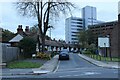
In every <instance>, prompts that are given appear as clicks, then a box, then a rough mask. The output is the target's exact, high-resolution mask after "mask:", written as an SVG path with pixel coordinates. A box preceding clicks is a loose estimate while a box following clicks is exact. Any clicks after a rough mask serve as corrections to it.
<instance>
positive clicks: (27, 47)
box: [19, 37, 36, 58]
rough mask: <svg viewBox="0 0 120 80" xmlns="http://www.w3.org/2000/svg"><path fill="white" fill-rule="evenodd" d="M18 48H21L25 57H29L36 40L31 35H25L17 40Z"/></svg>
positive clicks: (33, 49) (34, 48) (34, 47)
mask: <svg viewBox="0 0 120 80" xmlns="http://www.w3.org/2000/svg"><path fill="white" fill-rule="evenodd" d="M19 48H20V49H23V52H22V53H23V56H24V57H25V58H30V57H31V56H32V54H33V53H35V52H36V41H35V40H34V39H33V38H31V37H25V38H23V39H22V40H21V41H20V42H19Z"/></svg>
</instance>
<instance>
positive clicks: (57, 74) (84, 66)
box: [2, 53, 120, 80]
mask: <svg viewBox="0 0 120 80" xmlns="http://www.w3.org/2000/svg"><path fill="white" fill-rule="evenodd" d="M119 75H120V74H119V71H118V69H110V68H102V67H98V66H96V65H94V64H92V63H90V62H88V61H86V60H84V59H82V58H80V57H79V56H78V55H77V54H72V53H71V54H70V60H60V61H59V63H58V65H57V68H56V70H55V71H54V72H52V73H48V74H42V75H16V76H15V75H14V76H10V77H8V78H9V79H2V80H50V79H52V80H54V79H55V80H56V78H57V80H59V79H60V80H63V79H65V80H66V79H69V80H75V79H78V80H118V79H119Z"/></svg>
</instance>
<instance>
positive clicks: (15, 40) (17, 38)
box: [9, 34, 23, 42]
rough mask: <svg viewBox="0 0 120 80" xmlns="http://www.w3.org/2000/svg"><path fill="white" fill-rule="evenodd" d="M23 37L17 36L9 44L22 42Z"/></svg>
mask: <svg viewBox="0 0 120 80" xmlns="http://www.w3.org/2000/svg"><path fill="white" fill-rule="evenodd" d="M22 39H23V37H22V36H21V35H20V34H18V35H17V36H15V37H14V38H12V39H11V40H10V41H9V42H20V40H22Z"/></svg>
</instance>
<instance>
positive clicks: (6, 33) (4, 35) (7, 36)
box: [2, 29, 15, 42]
mask: <svg viewBox="0 0 120 80" xmlns="http://www.w3.org/2000/svg"><path fill="white" fill-rule="evenodd" d="M14 36H15V34H14V33H13V32H11V31H9V30H4V29H3V30H2V42H8V41H9V40H11V39H12V38H13V37H14Z"/></svg>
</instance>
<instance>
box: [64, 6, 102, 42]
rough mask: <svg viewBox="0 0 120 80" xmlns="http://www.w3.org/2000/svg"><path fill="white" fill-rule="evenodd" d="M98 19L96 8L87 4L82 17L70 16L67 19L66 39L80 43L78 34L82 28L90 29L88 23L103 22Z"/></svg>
mask: <svg viewBox="0 0 120 80" xmlns="http://www.w3.org/2000/svg"><path fill="white" fill-rule="evenodd" d="M101 22H102V21H98V20H97V14H96V8H95V7H91V6H86V7H84V8H83V9H82V18H79V17H69V18H67V19H66V20H65V40H66V42H67V43H68V42H70V43H78V34H77V33H79V32H80V31H81V30H83V29H84V30H85V29H88V25H94V24H98V23H101Z"/></svg>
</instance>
